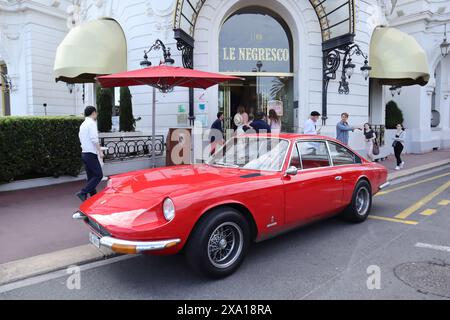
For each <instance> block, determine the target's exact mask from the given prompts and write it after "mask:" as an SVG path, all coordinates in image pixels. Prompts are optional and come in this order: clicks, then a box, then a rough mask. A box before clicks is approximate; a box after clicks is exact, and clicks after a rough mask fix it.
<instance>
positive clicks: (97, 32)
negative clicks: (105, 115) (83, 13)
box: [54, 19, 127, 83]
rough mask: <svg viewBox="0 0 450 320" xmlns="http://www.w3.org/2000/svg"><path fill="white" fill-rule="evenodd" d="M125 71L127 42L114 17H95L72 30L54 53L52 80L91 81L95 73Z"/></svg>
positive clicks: (69, 81)
mask: <svg viewBox="0 0 450 320" xmlns="http://www.w3.org/2000/svg"><path fill="white" fill-rule="evenodd" d="M126 70H127V45H126V39H125V35H124V33H123V30H122V28H121V27H120V26H119V24H118V23H117V22H116V21H114V20H107V19H102V20H95V21H90V22H86V23H83V24H82V25H80V26H78V27H76V28H74V29H72V30H71V31H70V32H69V33H68V34H67V36H66V37H65V39H64V40H63V41H62V42H61V44H60V45H59V47H58V50H57V52H56V59H55V66H54V73H55V78H56V81H64V82H68V83H88V82H95V79H94V78H95V77H96V76H98V75H106V74H112V73H118V72H124V71H126Z"/></svg>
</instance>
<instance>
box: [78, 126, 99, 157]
mask: <svg viewBox="0 0 450 320" xmlns="http://www.w3.org/2000/svg"><path fill="white" fill-rule="evenodd" d="M79 138H80V142H81V149H82V150H83V153H93V154H98V150H97V144H98V143H99V141H98V128H97V122H96V121H94V120H93V119H92V118H91V117H87V118H86V119H85V120H84V122H83V124H82V125H81V127H80V134H79Z"/></svg>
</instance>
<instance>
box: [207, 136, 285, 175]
mask: <svg viewBox="0 0 450 320" xmlns="http://www.w3.org/2000/svg"><path fill="white" fill-rule="evenodd" d="M288 148H289V142H288V141H286V140H281V139H274V138H262V137H235V138H232V139H230V140H229V141H228V142H227V143H226V144H225V146H224V147H223V148H222V149H221V150H219V151H218V153H217V154H216V155H214V156H213V157H212V158H211V159H210V160H209V162H208V163H209V164H210V165H216V166H223V167H230V168H241V169H248V170H263V171H281V169H282V167H283V162H284V159H285V157H286V153H287V151H288Z"/></svg>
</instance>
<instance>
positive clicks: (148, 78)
mask: <svg viewBox="0 0 450 320" xmlns="http://www.w3.org/2000/svg"><path fill="white" fill-rule="evenodd" d="M231 80H242V78H238V77H233V76H227V75H223V74H220V73H210V72H203V71H199V70H193V69H186V68H180V67H172V66H167V65H160V66H157V67H149V68H145V69H139V70H134V71H128V72H122V73H116V74H112V75H108V76H101V77H97V81H98V82H99V83H100V85H101V86H102V87H103V88H112V87H130V86H141V85H148V86H151V87H153V111H152V112H153V113H152V114H153V116H152V136H153V137H152V141H153V142H152V160H153V166H155V157H156V152H155V151H156V150H155V135H156V133H155V127H156V117H155V116H154V115H155V114H156V98H155V96H156V89H158V90H159V91H161V92H164V93H166V92H169V91H171V90H172V89H173V88H174V87H187V88H199V89H207V88H209V87H212V86H214V85H217V84H219V83H222V82H227V81H231Z"/></svg>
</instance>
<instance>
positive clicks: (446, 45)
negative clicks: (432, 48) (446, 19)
mask: <svg viewBox="0 0 450 320" xmlns="http://www.w3.org/2000/svg"><path fill="white" fill-rule="evenodd" d="M449 47H450V43H449V42H448V41H447V25H445V31H444V40H443V41H442V43H441V54H442V56H443V57H444V58H445V57H447V56H448V51H449Z"/></svg>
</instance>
